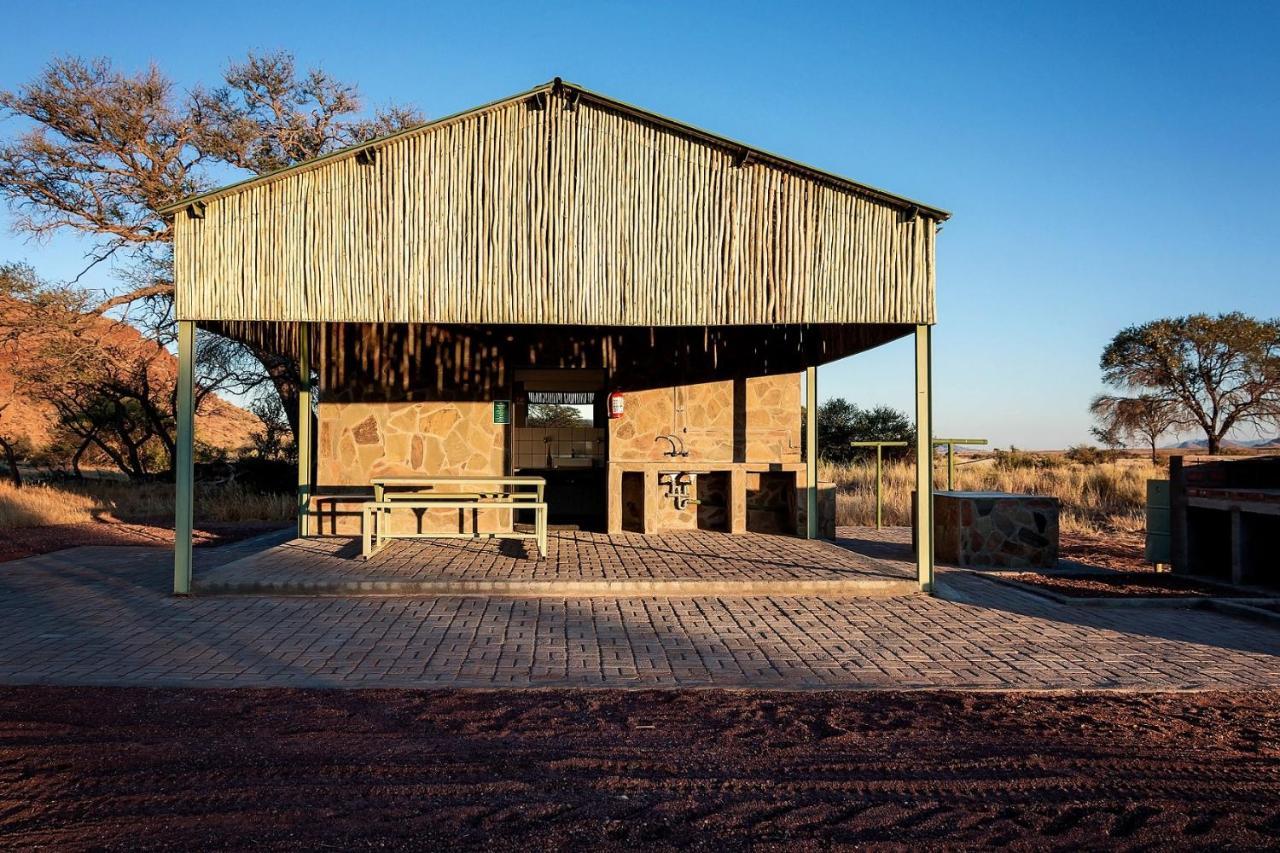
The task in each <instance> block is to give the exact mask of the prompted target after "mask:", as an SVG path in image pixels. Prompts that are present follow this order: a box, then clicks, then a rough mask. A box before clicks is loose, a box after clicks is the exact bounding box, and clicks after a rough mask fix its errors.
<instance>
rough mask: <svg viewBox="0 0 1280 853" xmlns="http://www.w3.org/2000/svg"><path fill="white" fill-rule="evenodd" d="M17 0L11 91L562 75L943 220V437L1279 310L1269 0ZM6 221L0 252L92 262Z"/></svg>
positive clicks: (893, 376) (1014, 422)
mask: <svg viewBox="0 0 1280 853" xmlns="http://www.w3.org/2000/svg"><path fill="white" fill-rule="evenodd" d="M0 5H3V11H2V12H0V19H3V20H4V21H5V26H6V29H7V30H8V33H9V37H8V38H6V40H5V50H4V51H3V52H2V53H0V86H3V87H5V88H11V87H13V86H16V85H18V84H20V83H22V82H24V81H26V80H29V79H30V78H32V77H33V76H34V75H36V74H37V73H38V72H39V71H40V69H41V67H42V66H43V65H44V64H45V63H46V62H47V61H48V60H49V59H50V58H51V57H53V56H55V55H57V54H79V55H83V56H98V55H101V56H108V57H110V58H111V59H113V60H114V61H115V62H117V63H118V64H119V65H120V66H122V67H124V68H128V69H135V68H138V67H141V66H144V65H145V64H147V63H149V62H153V61H154V62H156V63H157V64H158V65H160V66H161V67H162V68H163V69H164V70H165V71H166V72H168V73H169V74H170V75H171V76H172V77H174V78H175V79H176V80H177V81H178V83H179V84H182V85H184V86H185V85H190V84H194V83H197V82H206V83H214V82H216V80H217V76H218V72H219V70H220V69H221V68H222V67H223V66H224V65H225V63H226V62H227V61H228V60H232V59H237V58H240V57H242V56H243V55H244V53H245V51H247V50H249V49H251V48H252V49H261V50H271V49H276V48H287V49H289V50H292V51H293V52H294V53H295V54H296V55H297V57H298V59H299V61H300V63H302V64H318V65H321V66H323V67H324V68H325V69H326V70H328V71H330V72H332V73H333V74H335V75H336V76H338V77H339V78H341V79H344V80H347V81H353V82H356V83H358V84H359V85H360V88H361V90H362V92H363V94H364V95H365V96H366V99H367V101H368V102H369V103H371V104H385V103H391V102H399V103H412V104H415V105H417V106H419V107H420V108H421V109H423V110H424V111H426V113H427V114H428V115H434V116H439V115H444V114H448V113H451V112H454V111H457V110H460V109H464V108H467V107H469V106H474V105H476V104H479V103H482V102H485V101H489V100H492V99H494V98H496V97H499V96H503V95H506V94H510V93H513V92H516V91H519V90H522V89H524V88H527V87H528V86H530V85H532V84H534V83H537V82H541V81H544V80H548V79H550V78H551V77H554V76H557V75H558V76H561V77H564V78H565V79H568V80H573V81H576V82H580V83H582V84H584V85H586V86H590V87H592V88H595V89H598V90H600V91H603V92H605V93H608V94H610V95H613V96H615V97H618V98H621V99H623V100H626V101H630V102H632V103H635V104H638V105H640V106H644V107H647V108H650V109H653V110H656V111H658V112H661V113H664V114H667V115H671V116H674V117H677V118H680V119H683V120H686V121H689V122H691V123H693V124H696V125H700V126H703V127H706V128H709V129H712V130H715V131H717V132H720V133H723V134H725V135H727V136H731V137H735V138H738V139H742V140H744V141H747V142H751V143H753V144H756V145H759V146H761V147H763V148H766V149H769V150H772V151H776V152H778V153H780V154H784V155H787V156H790V157H794V158H796V159H799V160H801V161H804V162H808V163H812V164H814V165H817V166H820V167H823V168H826V169H829V170H831V171H834V172H837V173H840V174H844V175H847V176H849V177H851V178H854V179H857V180H861V181H865V182H867V183H870V184H873V185H877V186H882V187H884V188H886V189H889V190H892V191H895V192H899V193H902V194H904V195H908V196H911V197H915V198H919V199H921V200H923V201H926V202H929V203H931V204H935V205H938V206H941V207H945V208H948V209H950V210H952V211H953V212H954V214H955V216H954V218H953V220H952V221H951V222H948V223H947V225H946V227H945V229H944V230H943V232H942V234H941V235H939V280H938V292H939V295H938V317H939V326H938V327H937V330H936V337H935V350H934V352H935V365H936V385H935V388H936V403H935V417H936V420H937V429H938V432H939V433H940V434H941V433H956V432H959V433H964V434H966V435H970V434H976V435H979V436H988V437H990V438H991V439H993V440H994V441H995V442H996V443H998V444H1000V445H1008V444H1010V443H1015V444H1017V445H1019V446H1021V447H1029V448H1053V447H1062V446H1065V445H1067V444H1070V443H1075V442H1079V441H1083V440H1085V439H1086V438H1087V429H1088V426H1089V418H1088V416H1087V413H1086V407H1087V405H1088V402H1089V399H1090V397H1091V396H1092V395H1093V394H1094V393H1097V392H1098V391H1099V390H1100V384H1099V380H1098V370H1097V360H1098V355H1099V353H1100V352H1101V349H1102V347H1103V346H1104V345H1105V344H1106V342H1107V340H1108V339H1109V338H1110V336H1111V335H1112V334H1113V333H1114V332H1115V331H1117V330H1118V329H1120V328H1121V327H1123V326H1125V325H1128V324H1130V323H1136V322H1141V321H1143V320H1147V319H1151V318H1154V317H1156V316H1161V315H1172V314H1179V313H1187V312H1194V311H1208V312H1217V311H1227V310H1241V311H1245V312H1249V313H1252V314H1255V315H1262V316H1276V315H1280V272H1278V270H1280V201H1277V199H1280V49H1277V47H1276V45H1277V44H1280V3H1275V2H1268V3H1256V4H1254V3H1225V4H1209V3H1195V4H1192V3H1185V4H1178V3H1172V2H1162V3H1149V4H1140V3H1112V2H1108V3H1096V4H1093V3H1035V4H1029V3H1010V4H998V3H994V2H993V3H987V2H982V3H979V2H959V3H957V2H941V3H936V4H930V3H923V2H922V3H911V4H906V3H892V4H891V3H874V4H873V3H834V4H818V3H815V4H810V5H808V6H805V7H801V6H800V5H799V4H795V5H794V6H793V4H760V5H756V4H752V3H745V2H729V3H723V4H712V3H697V4H692V3H672V4H667V3H655V2H645V3H635V4H622V3H601V2H598V3H583V4H562V3H545V4H536V5H535V4H524V3H517V4H510V5H499V4H488V3H456V4H454V3H450V4H431V3H403V4H401V3H363V2H362V3H351V2H343V3H325V2H312V3H304V4H275V3H267V2H255V3H238V2H224V3H219V4H212V5H210V4H203V5H201V4H195V5H192V4H162V5H160V6H154V5H152V6H144V5H142V4H132V3H120V4H116V3H105V2H104V3H57V2H42V3H20V2H16V0H3V3H2V4H0ZM121 9H129V11H120V10H121ZM12 127H13V125H12V124H11V123H6V124H5V125H0V129H3V130H4V131H5V132H11V128H12ZM0 225H2V226H4V232H5V233H4V234H3V235H2V236H0V259H8V260H18V259H26V260H27V261H29V262H31V263H33V264H34V265H36V267H37V268H38V269H40V270H41V271H42V272H43V273H44V274H45V275H46V276H49V277H54V278H58V277H67V276H70V275H73V274H74V273H75V272H76V271H78V269H79V267H80V265H81V256H82V254H83V252H84V247H83V246H80V245H77V244H76V243H75V242H73V241H69V240H55V241H52V242H51V243H49V244H47V245H34V244H30V243H26V242H24V241H23V240H21V239H18V238H15V237H13V236H12V235H10V234H9V233H8V228H7V219H6V214H4V213H0ZM104 276H105V271H104V274H103V275H99V277H98V281H99V282H100V283H102V284H106V283H107V280H106V279H105V277H104ZM911 375H912V374H911V349H910V347H909V345H907V344H906V342H898V343H896V344H892V345H889V346H886V347H883V348H881V349H879V350H876V351H874V352H871V353H866V354H863V355H860V356H856V357H854V358H851V359H848V360H846V361H843V362H840V363H838V364H836V365H833V366H830V367H827V368H823V370H822V372H821V377H820V383H821V392H822V394H823V396H824V397H825V396H835V395H842V396H845V397H847V398H849V399H850V400H853V401H855V402H858V403H860V404H867V405H870V404H875V403H881V402H883V403H889V404H891V405H895V406H897V407H900V408H904V409H906V408H908V406H909V405H910V402H911V389H910V381H911Z"/></svg>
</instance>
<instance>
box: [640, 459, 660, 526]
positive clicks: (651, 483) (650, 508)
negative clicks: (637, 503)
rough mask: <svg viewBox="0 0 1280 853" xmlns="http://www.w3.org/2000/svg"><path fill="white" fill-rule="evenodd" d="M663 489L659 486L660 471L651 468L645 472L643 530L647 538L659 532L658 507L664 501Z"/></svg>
mask: <svg viewBox="0 0 1280 853" xmlns="http://www.w3.org/2000/svg"><path fill="white" fill-rule="evenodd" d="M661 494H662V487H661V486H659V485H658V469H657V468H649V469H647V470H646V471H645V472H644V519H643V522H642V523H643V525H644V527H643V529H644V533H645V535H646V536H651V535H653V534H654V533H657V532H658V506H659V502H660V501H661V500H662V498H661V497H660V495H661Z"/></svg>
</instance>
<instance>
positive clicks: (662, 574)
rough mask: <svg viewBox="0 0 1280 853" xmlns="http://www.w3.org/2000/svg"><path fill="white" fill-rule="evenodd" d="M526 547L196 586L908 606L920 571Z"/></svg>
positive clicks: (781, 550) (401, 546)
mask: <svg viewBox="0 0 1280 853" xmlns="http://www.w3.org/2000/svg"><path fill="white" fill-rule="evenodd" d="M547 546H548V554H547V557H546V559H541V560H538V559H534V558H533V555H534V551H533V549H532V543H530V542H527V541H515V540H479V541H473V540H461V539H402V540H395V541H392V542H391V543H389V544H388V545H387V546H386V548H384V549H383V550H382V551H380V552H378V553H377V554H375V555H374V556H373V557H372V558H371V559H369V560H364V559H361V558H360V543H359V541H358V540H357V539H351V538H346V537H327V538H311V539H292V540H290V541H288V542H283V543H281V544H279V545H276V546H274V547H271V548H265V549H263V550H261V551H259V552H257V553H253V554H250V555H248V556H245V557H243V558H241V559H238V560H233V561H231V562H229V563H226V564H224V565H221V566H217V567H213V568H210V569H207V570H205V571H201V572H197V573H196V574H195V579H194V583H195V590H196V592H197V593H201V592H203V593H210V592H215V593H219V592H221V593H225V592H253V593H262V592H270V593H282V594H299V593H329V594H343V593H353V592H354V593H420V594H428V595H441V594H467V593H497V594H505V595H553V596H565V595H609V594H641V593H654V594H662V595H671V594H678V595H751V594H756V595H819V594H820V595H841V594H844V595H909V594H911V593H914V592H917V591H918V584H917V582H916V580H915V567H914V566H913V565H909V564H907V563H904V562H895V561H884V560H879V559H875V558H873V557H870V556H867V555H865V554H862V553H858V552H856V551H854V550H851V549H849V548H845V547H840V546H839V545H835V544H832V543H830V542H823V541H820V540H814V541H807V540H804V539H797V538H796V537H794V536H770V535H765V534H758V533H747V534H740V535H736V536H730V535H729V534H727V533H715V532H709V531H688V532H679V533H667V534H663V535H660V536H641V535H639V534H634V533H621V534H605V533H592V532H585V531H577V530H560V531H551V533H550V535H549V536H548V539H547Z"/></svg>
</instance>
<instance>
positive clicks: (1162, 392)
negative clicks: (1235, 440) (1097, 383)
mask: <svg viewBox="0 0 1280 853" xmlns="http://www.w3.org/2000/svg"><path fill="white" fill-rule="evenodd" d="M1101 367H1102V375H1103V380H1104V381H1105V382H1106V383H1107V384H1109V385H1111V386H1113V387H1115V388H1117V389H1118V390H1121V391H1125V392H1128V395H1127V398H1128V399H1138V400H1140V399H1142V398H1143V397H1144V396H1146V397H1151V398H1153V399H1161V400H1169V401H1171V407H1172V408H1173V410H1174V412H1175V416H1176V419H1177V421H1179V422H1185V423H1186V424H1189V425H1191V424H1194V425H1195V426H1198V427H1199V428H1200V429H1201V430H1203V431H1204V435H1205V439H1206V443H1207V446H1208V452H1209V453H1210V454H1216V453H1217V452H1218V451H1219V449H1220V448H1221V446H1222V440H1223V438H1225V437H1226V435H1227V434H1228V433H1230V432H1231V430H1232V429H1235V428H1236V427H1238V426H1244V425H1253V426H1259V425H1261V424H1264V423H1276V422H1280V320H1257V319H1254V318H1252V317H1248V316H1246V315H1244V314H1241V313H1238V312H1234V313H1230V314H1219V315H1217V316H1215V317H1211V316H1209V315H1207V314H1192V315H1190V316H1187V317H1175V318H1170V319H1164V320H1154V321H1152V322H1150V323H1144V324H1142V325H1140V326H1130V327H1129V328H1127V329H1124V330H1123V331H1121V332H1120V333H1119V334H1117V335H1116V336H1115V338H1114V339H1113V340H1112V341H1111V343H1110V344H1108V345H1107V347H1106V349H1105V350H1104V351H1103V353H1102V359H1101Z"/></svg>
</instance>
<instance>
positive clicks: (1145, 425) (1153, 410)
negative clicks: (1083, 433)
mask: <svg viewBox="0 0 1280 853" xmlns="http://www.w3.org/2000/svg"><path fill="white" fill-rule="evenodd" d="M1089 411H1091V412H1092V413H1093V416H1094V417H1095V418H1097V419H1098V425H1097V426H1095V427H1094V428H1093V434H1094V436H1095V437H1096V438H1097V439H1098V440H1099V441H1101V442H1102V443H1103V444H1105V445H1107V446H1108V447H1112V448H1114V447H1121V446H1124V445H1127V444H1129V443H1130V442H1133V441H1137V440H1141V441H1142V442H1143V443H1144V444H1146V445H1147V446H1148V447H1149V448H1150V450H1151V461H1152V462H1158V461H1160V460H1159V456H1158V455H1157V453H1156V448H1157V445H1158V443H1159V441H1160V438H1161V437H1162V436H1164V435H1165V434H1167V433H1168V432H1169V430H1171V429H1174V428H1175V427H1178V426H1181V425H1182V424H1183V423H1184V421H1183V420H1182V415H1181V413H1180V407H1179V406H1178V403H1177V401H1175V400H1171V399H1169V398H1165V397H1155V396H1152V395H1150V394H1143V395H1141V396H1138V397H1109V396H1106V395H1103V396H1099V397H1095V398H1094V401H1093V405H1091V406H1090V407H1089Z"/></svg>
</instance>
